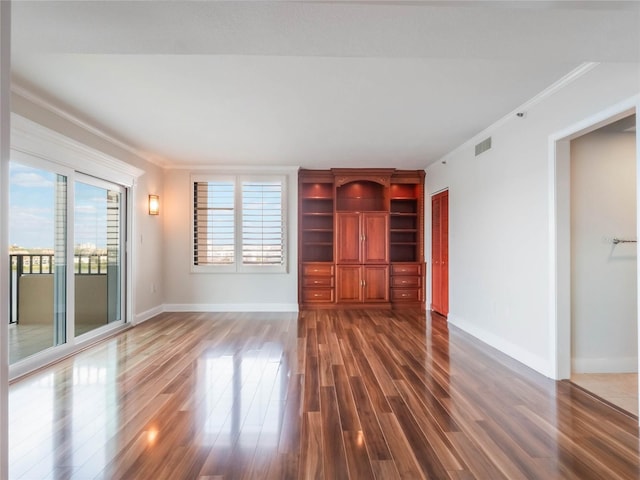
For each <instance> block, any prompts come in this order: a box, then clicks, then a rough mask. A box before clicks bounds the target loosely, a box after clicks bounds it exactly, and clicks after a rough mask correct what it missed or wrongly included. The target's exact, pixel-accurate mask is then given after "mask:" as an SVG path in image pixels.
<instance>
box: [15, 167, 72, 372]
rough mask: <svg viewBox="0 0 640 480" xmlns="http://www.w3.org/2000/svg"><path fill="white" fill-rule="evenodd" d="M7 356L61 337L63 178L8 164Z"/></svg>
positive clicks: (51, 343) (64, 297) (64, 231)
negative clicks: (8, 266) (8, 294)
mask: <svg viewBox="0 0 640 480" xmlns="http://www.w3.org/2000/svg"><path fill="white" fill-rule="evenodd" d="M9 198H10V200H9V245H10V247H9V260H10V266H11V267H10V269H9V289H10V297H9V300H10V301H9V360H10V362H11V363H14V362H16V361H18V360H21V359H23V358H26V357H28V356H30V355H33V354H35V353H38V352H41V351H43V350H45V349H48V348H51V347H53V346H56V345H61V344H63V343H65V342H66V339H67V338H66V318H67V282H66V278H67V276H66V265H67V262H66V257H67V255H66V250H67V229H66V218H67V215H66V212H67V177H66V176H65V175H60V174H57V173H55V172H52V171H48V170H46V169H42V168H37V167H31V166H26V165H21V164H17V163H15V162H11V163H10V165H9Z"/></svg>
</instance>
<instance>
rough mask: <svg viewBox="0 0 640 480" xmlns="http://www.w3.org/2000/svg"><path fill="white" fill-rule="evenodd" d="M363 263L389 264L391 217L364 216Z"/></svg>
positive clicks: (384, 215) (369, 214)
mask: <svg viewBox="0 0 640 480" xmlns="http://www.w3.org/2000/svg"><path fill="white" fill-rule="evenodd" d="M362 236H363V242H362V245H363V247H362V263H389V215H387V214H386V213H384V212H380V213H378V212H375V213H363V214H362Z"/></svg>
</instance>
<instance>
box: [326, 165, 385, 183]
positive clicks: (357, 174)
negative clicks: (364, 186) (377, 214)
mask: <svg viewBox="0 0 640 480" xmlns="http://www.w3.org/2000/svg"><path fill="white" fill-rule="evenodd" d="M394 171H395V169H394V168H367V169H358V168H332V169H331V172H332V173H333V175H334V177H335V182H334V183H335V185H336V187H341V186H343V185H345V184H347V183H351V182H363V181H364V182H374V183H379V184H380V185H382V186H383V187H388V186H389V185H390V183H391V175H392V174H393V172H394Z"/></svg>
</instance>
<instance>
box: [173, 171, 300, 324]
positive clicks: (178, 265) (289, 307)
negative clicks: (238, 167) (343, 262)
mask: <svg viewBox="0 0 640 480" xmlns="http://www.w3.org/2000/svg"><path fill="white" fill-rule="evenodd" d="M248 172H250V170H246V169H244V170H242V173H248ZM272 172H273V171H272V170H271V171H269V173H272ZM287 172H288V185H287V189H288V192H289V195H288V206H287V212H288V242H289V245H288V251H289V255H288V265H289V268H288V273H275V274H268V273H263V274H248V273H217V274H216V273H191V261H192V259H191V258H190V255H191V241H192V238H193V234H192V232H191V216H192V206H191V203H192V199H191V186H190V179H191V173H192V172H190V171H188V170H168V171H167V172H166V176H165V181H164V186H165V188H164V192H165V193H164V197H165V202H164V212H165V224H164V225H165V229H164V237H165V244H164V255H163V257H164V262H165V265H164V269H165V271H166V272H167V275H166V279H165V304H166V305H165V308H166V309H167V310H170V311H184V310H191V311H207V310H214V311H296V310H297V308H298V270H297V261H298V254H297V232H298V221H297V218H298V214H297V198H298V190H297V187H298V181H297V178H298V177H297V169H288V170H287ZM195 173H200V172H195ZM254 173H264V171H262V172H258V171H254Z"/></svg>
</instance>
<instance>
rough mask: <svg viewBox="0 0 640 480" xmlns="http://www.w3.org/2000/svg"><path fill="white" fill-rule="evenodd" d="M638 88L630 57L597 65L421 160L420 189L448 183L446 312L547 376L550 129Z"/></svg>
mask: <svg viewBox="0 0 640 480" xmlns="http://www.w3.org/2000/svg"><path fill="white" fill-rule="evenodd" d="M639 92H640V71H639V66H638V64H601V65H598V66H597V67H596V68H593V69H591V70H588V71H587V72H586V73H584V74H583V75H582V76H580V77H579V78H576V79H574V80H573V81H572V82H571V83H570V84H569V85H568V86H566V87H564V88H562V89H559V90H557V91H555V92H554V93H553V94H551V95H548V96H546V97H544V98H541V99H540V100H539V101H538V102H537V103H532V104H530V107H529V108H528V109H527V112H526V115H525V116H524V117H522V118H521V117H517V116H516V115H515V113H514V114H513V115H512V117H510V118H509V119H508V120H507V121H505V122H499V124H497V126H495V127H490V128H489V129H487V130H486V131H485V132H482V133H481V134H479V135H477V136H476V137H474V139H472V141H470V142H467V143H466V144H464V145H463V146H461V147H460V148H459V149H457V150H455V151H454V152H452V153H451V154H449V155H447V156H446V157H444V158H443V159H442V160H443V161H446V164H442V163H441V162H437V163H435V164H433V165H431V166H429V167H428V168H427V177H426V190H427V192H428V194H432V193H433V192H436V191H438V190H441V189H443V188H449V222H450V223H449V241H450V244H449V284H450V288H449V290H450V296H449V298H450V314H449V321H450V322H451V323H452V324H454V325H457V326H459V327H460V328H462V329H464V330H466V331H468V332H469V333H471V334H473V335H475V336H476V337H478V338H480V339H481V340H483V341H485V342H487V343H489V344H490V345H493V346H495V347H497V348H499V349H500V350H502V351H504V352H505V353H507V354H509V355H511V356H513V357H514V358H516V359H518V360H520V361H521V362H523V363H525V364H527V365H529V366H530V367H532V368H534V369H536V370H538V371H539V372H541V373H543V374H545V375H548V376H554V375H555V374H556V373H555V372H556V370H555V345H552V344H551V341H550V339H551V338H552V337H553V335H552V334H551V329H552V325H551V323H550V313H549V312H550V307H551V306H550V303H551V299H550V295H549V289H550V278H551V272H550V268H551V267H550V262H549V258H550V247H549V236H550V229H551V228H552V218H551V214H550V211H551V209H550V199H551V198H552V196H551V192H550V187H549V178H550V171H549V168H550V167H549V165H550V163H549V137H550V136H552V135H553V134H555V133H556V132H559V131H561V130H563V129H565V128H567V126H569V125H572V124H575V123H577V122H579V121H582V120H583V119H585V118H588V117H589V116H592V115H594V114H596V113H598V112H601V111H603V110H605V109H607V108H609V107H610V106H611V105H614V104H616V103H618V102H621V101H623V100H625V99H628V98H630V97H632V96H634V95H637V94H638V93H639ZM463 112H464V109H461V114H463ZM489 135H491V136H492V139H493V147H492V149H491V150H489V151H487V152H485V153H483V154H481V155H480V156H478V157H475V155H474V145H475V143H478V142H479V141H481V140H483V139H484V138H486V136H489ZM426 238H427V239H429V238H430V235H427V237H426ZM427 249H428V250H427V251H429V249H430V245H427ZM429 288H430V287H429ZM428 291H429V290H428Z"/></svg>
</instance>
